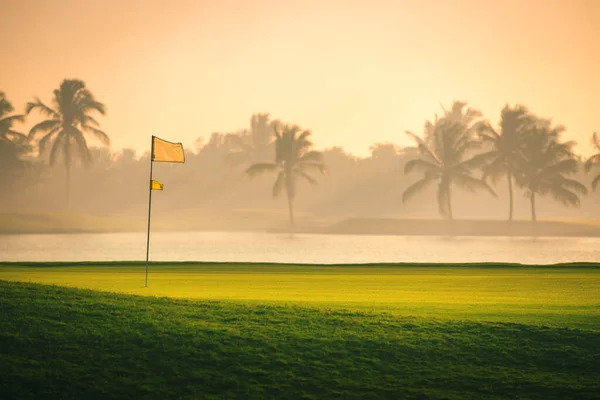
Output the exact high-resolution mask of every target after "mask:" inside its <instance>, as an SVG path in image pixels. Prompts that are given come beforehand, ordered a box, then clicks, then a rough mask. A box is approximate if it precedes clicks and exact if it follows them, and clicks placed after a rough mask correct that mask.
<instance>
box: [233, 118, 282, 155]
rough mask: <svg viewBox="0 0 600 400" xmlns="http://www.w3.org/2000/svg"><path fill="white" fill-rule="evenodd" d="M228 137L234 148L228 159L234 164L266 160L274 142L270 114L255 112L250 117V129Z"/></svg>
mask: <svg viewBox="0 0 600 400" xmlns="http://www.w3.org/2000/svg"><path fill="white" fill-rule="evenodd" d="M226 139H227V140H228V141H229V144H230V146H231V148H232V151H231V152H230V153H229V154H228V160H229V162H230V163H231V164H232V165H240V164H250V163H256V162H262V161H265V159H266V158H267V157H268V152H269V150H270V149H271V145H272V142H273V128H272V126H271V121H270V120H269V114H268V113H263V114H260V113H259V114H254V115H252V117H251V118H250V130H247V129H244V130H243V131H241V132H238V133H229V134H227V135H226Z"/></svg>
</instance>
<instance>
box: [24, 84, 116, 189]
mask: <svg viewBox="0 0 600 400" xmlns="http://www.w3.org/2000/svg"><path fill="white" fill-rule="evenodd" d="M52 106H53V107H48V106H47V105H45V104H44V103H42V102H41V101H40V100H39V99H37V98H36V99H35V101H34V102H30V103H27V107H26V111H27V114H29V113H31V112H32V111H34V110H38V111H39V112H40V113H41V114H42V115H44V116H46V117H48V118H49V119H47V120H45V121H42V122H40V123H38V124H36V125H35V126H34V127H33V128H31V130H30V131H29V137H30V138H35V137H36V135H37V134H39V133H41V134H43V137H42V138H41V140H40V141H39V150H40V156H44V155H45V154H47V152H48V150H49V151H50V155H49V157H50V164H51V165H55V164H56V162H57V160H58V155H59V153H62V155H63V160H64V163H65V181H66V193H67V200H68V198H69V190H70V170H71V163H72V161H73V153H77V154H78V155H79V156H80V157H81V160H82V161H83V163H84V164H86V165H89V163H90V162H91V160H92V157H91V154H90V151H89V149H88V146H87V142H86V140H85V135H84V134H85V133H88V134H92V135H93V136H94V137H96V138H97V139H98V140H100V142H101V143H102V144H104V145H107V146H108V145H109V144H110V139H109V138H108V136H107V135H106V133H104V132H103V131H101V130H100V129H98V127H99V124H98V122H97V121H96V120H95V119H94V118H93V117H92V116H90V114H91V113H93V112H98V113H100V114H102V115H104V114H105V107H104V105H103V104H102V103H100V102H98V101H96V99H94V96H93V95H92V93H91V92H90V91H89V90H88V89H87V88H86V86H85V83H84V82H83V81H81V80H76V79H65V80H64V81H63V82H62V83H61V85H60V88H59V89H57V90H54V96H53V99H52Z"/></svg>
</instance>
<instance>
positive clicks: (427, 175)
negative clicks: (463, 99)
mask: <svg viewBox="0 0 600 400" xmlns="http://www.w3.org/2000/svg"><path fill="white" fill-rule="evenodd" d="M465 105H466V104H465V103H460V102H455V103H454V104H453V106H452V108H451V110H449V111H446V110H445V113H444V117H442V118H440V119H438V117H437V116H436V118H435V121H434V122H433V123H431V122H429V121H427V122H426V123H425V132H424V138H420V137H418V136H417V135H415V134H414V133H412V132H408V131H407V132H406V133H407V134H408V135H409V136H410V137H412V138H413V139H414V140H415V142H416V143H417V147H418V151H419V154H420V157H419V158H417V159H412V160H410V161H408V162H407V163H406V164H405V166H404V173H405V174H408V173H410V172H412V171H413V170H417V171H420V172H422V173H423V178H422V179H421V180H419V181H417V182H416V183H414V184H413V185H411V186H410V187H408V188H407V189H406V190H405V191H404V194H403V196H402V202H403V203H406V202H407V201H408V200H409V199H410V198H411V197H413V196H414V195H415V194H417V193H418V192H420V191H422V190H424V189H425V188H427V187H428V186H429V185H430V184H432V183H434V182H437V183H438V187H437V202H438V208H439V212H440V214H441V215H442V216H445V217H447V218H448V219H449V220H452V219H453V214H452V202H451V197H452V191H451V187H452V185H455V186H458V187H459V188H462V189H467V190H470V191H475V190H476V189H485V190H487V191H488V192H490V193H491V194H492V195H494V196H495V195H496V194H495V193H494V191H493V190H492V189H491V188H490V187H489V186H488V185H487V184H486V183H485V182H484V181H483V180H481V179H478V178H475V177H474V176H472V170H473V169H474V168H477V167H479V166H480V165H481V163H482V160H481V159H480V158H476V157H475V158H469V153H470V152H471V151H473V150H475V149H477V148H478V147H479V145H480V143H479V141H478V140H477V137H476V135H475V125H474V120H475V118H477V117H478V116H479V115H480V113H479V112H478V111H476V110H473V109H471V108H467V109H466V110H464V106H465Z"/></svg>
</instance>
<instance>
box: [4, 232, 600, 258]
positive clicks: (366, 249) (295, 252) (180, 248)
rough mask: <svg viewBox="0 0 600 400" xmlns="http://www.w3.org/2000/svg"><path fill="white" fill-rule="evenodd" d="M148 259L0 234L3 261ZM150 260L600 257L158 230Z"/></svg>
mask: <svg viewBox="0 0 600 400" xmlns="http://www.w3.org/2000/svg"><path fill="white" fill-rule="evenodd" d="M145 259H146V234H145V233H110V234H109V233H89V234H40V235H0V261H131V260H134V261H144V260H145ZM150 261H242V262H243V261H248V262H282V263H320V264H333V263H375V262H452V263H454V262H457V263H463V262H486V261H489V262H518V263H524V264H552V263H562V262H576V261H588V262H600V238H598V237H589V238H587V237H584V238H582V237H544V238H531V237H451V238H450V237H434V236H383V235H382V236H380V235H309V234H297V235H295V236H293V237H290V236H289V235H286V234H270V233H264V232H155V233H152V235H151V240H150Z"/></svg>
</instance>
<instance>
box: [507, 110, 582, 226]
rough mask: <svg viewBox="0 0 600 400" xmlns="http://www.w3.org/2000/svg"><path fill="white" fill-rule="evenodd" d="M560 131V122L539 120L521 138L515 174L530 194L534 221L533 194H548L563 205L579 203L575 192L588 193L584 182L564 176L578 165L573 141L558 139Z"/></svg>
mask: <svg viewBox="0 0 600 400" xmlns="http://www.w3.org/2000/svg"><path fill="white" fill-rule="evenodd" d="M563 131H564V127H562V126H555V127H553V126H552V125H551V123H550V121H548V120H538V121H537V122H536V124H535V127H534V128H532V129H530V130H528V132H527V134H526V136H525V137H524V140H523V144H522V147H521V158H520V160H519V161H518V164H517V168H516V169H515V172H516V175H515V178H516V182H517V184H518V185H519V186H520V187H522V188H524V189H525V196H526V197H528V198H529V201H530V204H531V220H532V221H534V222H535V221H537V214H536V208H535V199H536V195H540V196H544V195H546V194H550V195H552V197H553V198H554V199H555V200H556V201H559V202H561V203H563V204H564V205H566V206H568V205H572V206H579V204H580V200H579V196H578V195H577V194H587V188H586V187H585V186H584V185H582V184H581V183H579V182H577V181H576V180H574V179H568V178H567V177H566V176H567V175H572V174H575V173H576V172H577V170H578V168H579V165H578V161H577V159H576V156H575V154H574V153H573V151H572V148H573V146H574V145H575V142H573V141H569V142H565V143H560V142H559V138H560V134H561V133H562V132H563Z"/></svg>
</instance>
